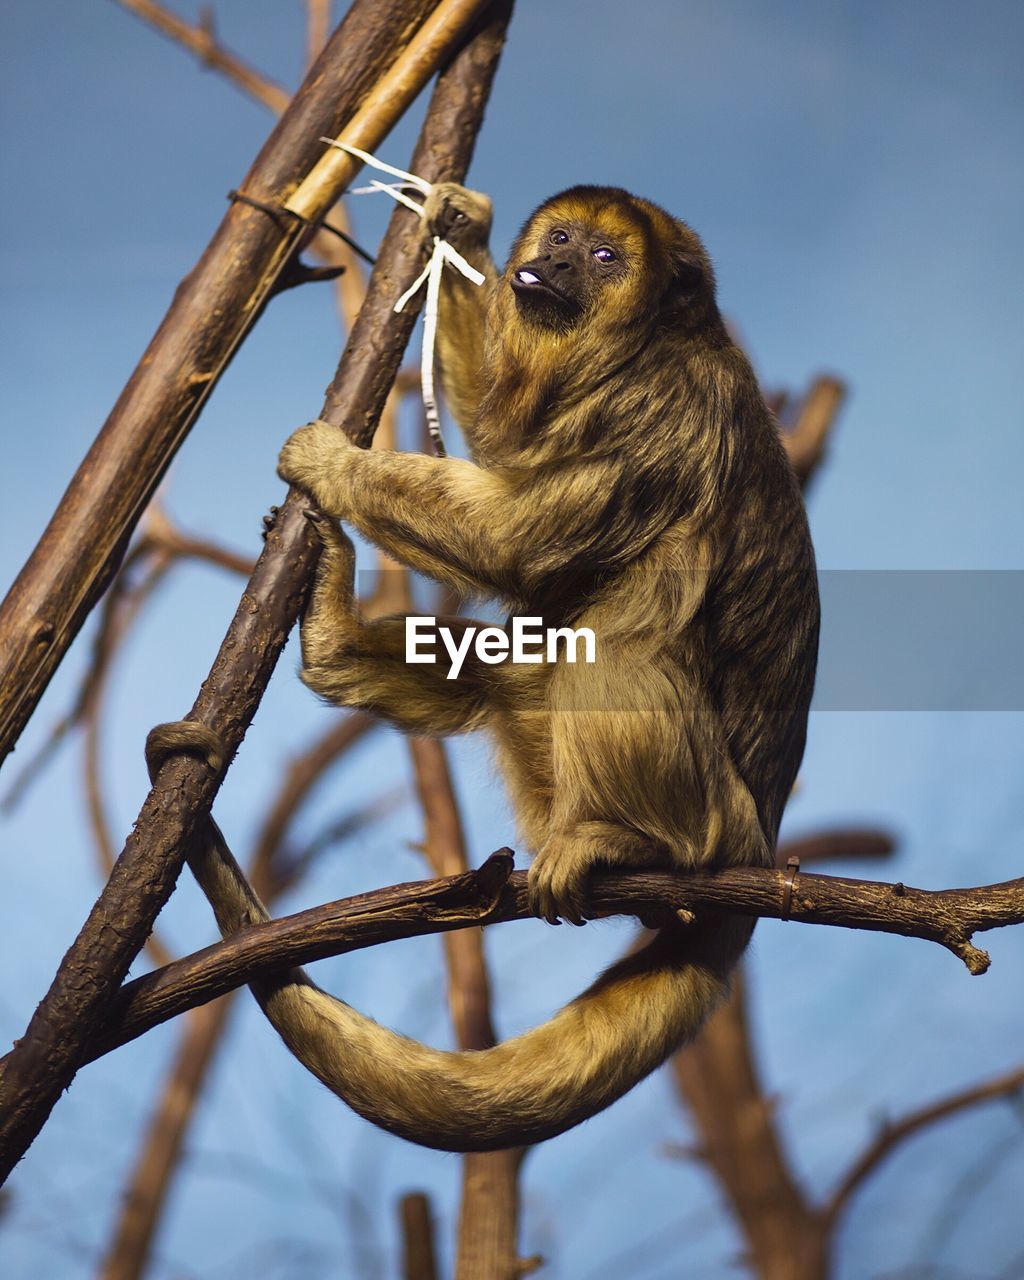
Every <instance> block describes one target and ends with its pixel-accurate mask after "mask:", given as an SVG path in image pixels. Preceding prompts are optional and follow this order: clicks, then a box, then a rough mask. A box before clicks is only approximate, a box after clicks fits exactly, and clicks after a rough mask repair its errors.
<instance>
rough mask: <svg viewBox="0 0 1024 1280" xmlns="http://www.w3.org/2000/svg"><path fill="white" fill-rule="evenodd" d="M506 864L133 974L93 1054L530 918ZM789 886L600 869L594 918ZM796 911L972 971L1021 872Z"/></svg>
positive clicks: (809, 920)
mask: <svg viewBox="0 0 1024 1280" xmlns="http://www.w3.org/2000/svg"><path fill="white" fill-rule="evenodd" d="M510 866H511V855H509V854H508V853H507V851H502V852H500V853H498V854H492V856H491V857H490V858H489V859H488V860H487V862H486V863H484V865H483V866H482V867H481V868H480V869H479V870H477V871H473V872H468V873H466V874H464V875H459V876H450V877H448V878H446V879H443V880H427V881H421V882H418V883H412V884H400V885H393V886H391V887H389V888H386V889H376V890H374V891H373V892H372V893H364V894H360V895H359V896H358V897H354V898H342V899H339V900H338V901H337V902H328V903H325V904H324V905H323V906H319V907H312V908H310V909H309V910H307V911H301V912H299V913H297V914H296V915H292V916H285V917H283V918H282V919H280V920H272V921H269V922H268V923H266V924H260V925H254V926H253V927H252V928H250V929H246V930H244V931H243V932H241V933H237V934H235V935H233V936H232V937H231V938H228V939H226V940H225V941H223V942H219V943H216V944H215V945H213V946H210V947H206V948H204V949H203V950H202V951H197V952H194V953H193V954H192V955H190V956H186V957H185V958H183V959H181V960H176V961H175V962H174V963H173V964H170V965H167V966H166V967H165V968H163V969H159V970H157V971H155V972H154V973H148V974H145V975H144V976H143V977H140V978H136V979H134V980H133V981H132V982H129V983H126V984H125V986H124V987H122V988H121V990H120V991H119V992H118V993H117V995H116V996H115V998H114V1000H113V1001H112V1002H111V1006H110V1011H109V1014H108V1016H107V1017H106V1018H105V1019H104V1023H103V1025H102V1026H101V1027H100V1028H99V1030H98V1032H97V1034H96V1035H94V1036H92V1037H90V1042H89V1044H88V1047H87V1049H86V1059H87V1060H89V1061H91V1060H93V1059H95V1058H98V1057H101V1056H102V1055H103V1054H104V1053H109V1052H110V1051H111V1050H112V1049H115V1048H117V1047H118V1045H121V1044H125V1043H127V1042H128V1041H129V1040H134V1039H136V1038H137V1037H138V1036H140V1035H142V1034H143V1033H144V1032H146V1031H148V1030H150V1028H151V1027H155V1026H157V1025H158V1024H159V1023H161V1022H166V1021H167V1019H168V1018H173V1017H175V1016H176V1015H177V1014H179V1013H183V1012H184V1011H185V1010H186V1009H190V1008H193V1007H195V1006H196V1005H198V1004H203V1003H205V1002H206V1001H207V1000H212V999H214V997H216V996H219V995H223V994H224V993H225V992H227V991H231V990H233V989H234V988H235V987H238V986H241V985H242V984H243V983H247V982H250V981H252V979H253V978H255V977H258V976H260V975H262V974H265V973H271V972H273V971H275V970H279V969H285V968H289V967H290V966H292V965H298V964H308V963H310V962H311V961H314V960H322V959H324V958H325V957H326V956H333V955H342V954H344V953H347V952H349V951H359V950H362V949H363V948H364V947H372V946H377V945H378V944H380V943H383V942H393V941H396V940H397V939H399V938H415V937H421V936H422V935H424V934H429V933H444V932H446V931H448V930H450V929H465V928H476V927H478V926H480V925H482V924H497V923H500V922H503V921H510V920H527V919H533V916H532V915H531V913H530V910H529V906H528V904H527V898H526V873H525V872H515V873H513V874H511V875H509V874H508V871H509V868H510ZM785 883H786V873H785V872H782V871H774V870H757V869H753V868H734V869H731V870H727V871H720V872H717V873H716V874H713V875H692V876H687V875H671V874H669V873H667V872H653V871H651V872H635V873H633V874H631V875H601V876H597V877H595V879H594V883H593V891H592V899H591V901H592V907H593V914H594V916H595V917H598V916H607V915H621V914H627V915H628V914H639V913H641V912H648V913H649V912H650V911H651V910H652V909H657V908H658V907H662V908H665V907H669V908H672V909H689V910H692V911H700V910H701V909H702V908H707V909H713V910H715V911H729V912H735V913H737V914H740V915H754V916H763V917H765V918H769V919H776V920H777V919H779V918H780V917H781V916H782V915H783V901H784V896H785ZM791 919H792V920H793V921H799V922H800V923H804V924H827V925H834V926H838V927H840V928H847V929H867V930H872V931H878V932H884V933H894V934H900V935H902V936H903V937H910V938H923V939H925V940H927V941H930V942H938V943H940V944H941V945H943V946H946V947H948V948H949V949H950V950H951V951H953V952H954V954H957V955H960V956H961V958H962V959H964V960H965V963H967V964H968V968H970V970H971V972H972V973H984V971H985V969H986V968H987V967H988V957H987V956H986V955H985V953H984V952H982V951H976V950H975V949H974V948H970V947H969V944H968V943H967V942H966V940H967V939H969V937H970V935H971V934H972V933H973V932H976V931H982V930H986V929H998V928H1002V927H1004V926H1007V925H1015V924H1021V923H1024V879H1020V880H1009V881H1006V882H1005V883H1003V884H994V885H986V886H982V887H979V888H975V889H945V890H940V891H931V890H926V889H911V888H908V887H907V886H905V885H902V884H884V883H881V882H877V881H868V880H849V879H846V878H844V877H840V876H823V875H806V874H801V875H800V876H798V878H797V885H796V889H795V891H794V893H793V895H792V907H791ZM965 948H968V954H966V955H964V954H962V953H963V952H964V951H965Z"/></svg>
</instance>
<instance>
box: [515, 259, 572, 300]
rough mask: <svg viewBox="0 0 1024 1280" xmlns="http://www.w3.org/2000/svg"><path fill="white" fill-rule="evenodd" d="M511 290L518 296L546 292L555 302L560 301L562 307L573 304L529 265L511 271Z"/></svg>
mask: <svg viewBox="0 0 1024 1280" xmlns="http://www.w3.org/2000/svg"><path fill="white" fill-rule="evenodd" d="M511 284H512V291H513V293H515V294H517V295H518V296H519V297H524V298H525V297H530V296H536V295H537V294H538V293H539V294H547V296H548V297H550V298H554V299H555V301H556V302H560V303H561V304H562V306H563V307H571V306H573V305H574V303H573V300H572V299H571V298H568V297H566V295H565V294H564V293H563V292H562V291H561V289H556V288H555V286H554V285H553V284H551V283H550V281H548V280H545V279H544V277H543V276H541V275H539V274H538V273H537V272H536V271H533V270H531V269H530V268H529V267H517V268H516V270H515V271H513V272H512V280H511Z"/></svg>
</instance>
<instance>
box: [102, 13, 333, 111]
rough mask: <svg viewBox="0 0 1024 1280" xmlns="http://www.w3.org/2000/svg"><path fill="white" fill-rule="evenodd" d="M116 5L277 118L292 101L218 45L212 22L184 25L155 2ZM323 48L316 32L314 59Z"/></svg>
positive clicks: (286, 91)
mask: <svg viewBox="0 0 1024 1280" xmlns="http://www.w3.org/2000/svg"><path fill="white" fill-rule="evenodd" d="M116 3H117V4H119V5H120V6H121V8H122V9H127V10H128V11H129V12H130V13H134V14H135V15H136V16H137V17H139V18H141V19H142V20H143V22H148V23H149V25H150V26H152V27H155V28H156V30H157V31H160V32H162V33H163V35H165V36H167V37H168V38H169V39H171V40H173V41H174V42H175V43H176V44H180V45H184V47H185V48H186V49H190V50H191V51H192V52H193V53H194V54H195V55H196V57H197V58H198V59H199V60H200V61H201V62H202V63H203V65H204V66H207V67H211V68H212V69H213V70H215V71H219V72H220V73H221V75H223V76H224V77H226V79H228V80H230V81H231V82H232V84H235V85H237V86H238V88H240V89H241V90H242V91H243V92H245V93H247V94H249V95H250V97H253V98H255V99H256V100H257V101H258V102H262V103H263V105H264V106H265V107H269V108H270V110H271V111H276V112H277V113H278V114H280V113H281V112H282V111H284V110H285V108H286V107H287V106H288V103H289V102H290V101H291V98H292V95H291V94H290V93H289V92H288V90H287V89H285V88H283V87H282V86H281V85H279V84H275V83H274V81H273V80H271V79H270V78H269V77H267V76H265V75H263V74H262V73H261V72H259V71H257V70H256V69H255V68H254V67H251V66H249V64H248V63H247V62H245V60H244V59H242V58H240V57H239V56H238V55H237V54H235V53H232V52H231V51H230V50H229V49H226V48H225V47H224V45H222V44H221V43H220V41H219V40H218V39H217V35H216V32H215V31H214V28H213V22H212V20H210V21H203V20H202V19H200V21H199V22H197V23H195V24H193V23H191V22H186V21H185V19H184V18H180V17H179V16H178V15H177V14H176V13H174V12H172V11H171V10H170V9H168V8H167V7H166V5H162V4H158V3H156V0H116ZM322 47H323V40H322V38H320V34H319V28H318V47H317V49H316V54H317V55H319V53H320V51H321V49H322ZM309 61H310V62H312V61H313V58H312V57H311V58H310V59H309Z"/></svg>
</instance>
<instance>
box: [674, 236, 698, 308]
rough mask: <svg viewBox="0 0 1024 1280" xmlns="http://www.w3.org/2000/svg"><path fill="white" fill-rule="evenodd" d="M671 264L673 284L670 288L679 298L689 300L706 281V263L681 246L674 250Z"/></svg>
mask: <svg viewBox="0 0 1024 1280" xmlns="http://www.w3.org/2000/svg"><path fill="white" fill-rule="evenodd" d="M669 262H670V269H671V272H672V283H671V285H670V286H669V287H670V290H671V292H672V293H673V294H675V296H676V297H678V298H689V297H690V296H691V295H692V294H694V293H696V292H697V290H698V289H699V288H700V286H701V284H702V283H703V281H704V277H705V269H704V263H703V262H702V261H701V260H700V257H699V256H698V255H697V254H695V253H693V252H692V250H689V249H685V248H683V247H682V246H681V245H680V246H679V247H677V248H675V249H673V250H672V252H671V254H670V259H669Z"/></svg>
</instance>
